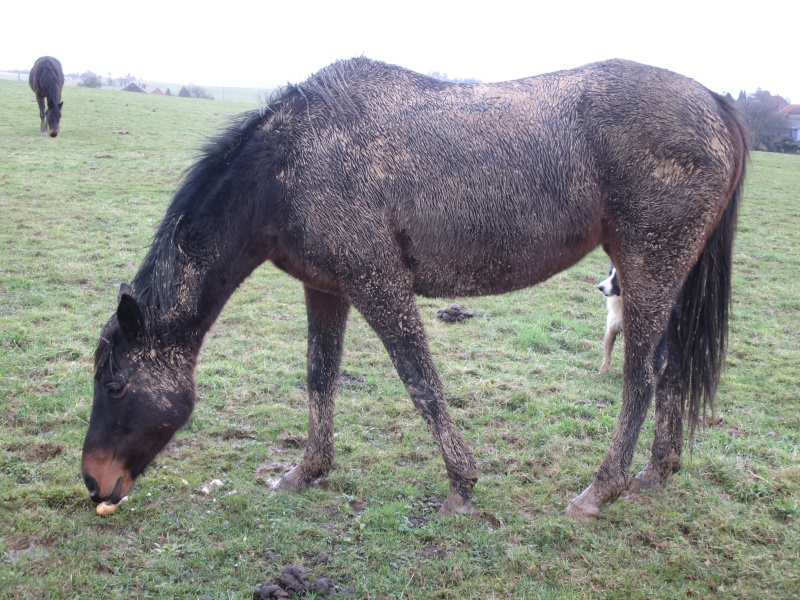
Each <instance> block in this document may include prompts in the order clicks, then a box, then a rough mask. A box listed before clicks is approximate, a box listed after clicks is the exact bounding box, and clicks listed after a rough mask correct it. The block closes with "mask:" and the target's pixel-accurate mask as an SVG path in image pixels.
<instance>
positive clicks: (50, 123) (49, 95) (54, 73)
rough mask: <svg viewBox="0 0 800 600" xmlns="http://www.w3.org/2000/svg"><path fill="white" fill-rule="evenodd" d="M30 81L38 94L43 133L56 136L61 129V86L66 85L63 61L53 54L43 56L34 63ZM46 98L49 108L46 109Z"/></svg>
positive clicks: (37, 100) (29, 76)
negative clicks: (62, 66)
mask: <svg viewBox="0 0 800 600" xmlns="http://www.w3.org/2000/svg"><path fill="white" fill-rule="evenodd" d="M28 83H29V84H30V86H31V89H32V90H33V93H34V94H36V102H38V103H39V118H40V119H41V120H42V123H41V131H42V135H47V133H48V132H49V133H50V137H56V136H57V135H58V132H59V131H61V127H60V124H59V123H60V121H61V107H62V106H64V103H63V102H62V101H61V88H63V87H64V71H63V70H62V69H61V63H60V62H59V61H58V59H56V58H53V57H52V56H42V57H41V58H37V59H36V62H35V63H33V68H32V69H31V72H30V75H28ZM45 99H46V100H47V109H46V110H45Z"/></svg>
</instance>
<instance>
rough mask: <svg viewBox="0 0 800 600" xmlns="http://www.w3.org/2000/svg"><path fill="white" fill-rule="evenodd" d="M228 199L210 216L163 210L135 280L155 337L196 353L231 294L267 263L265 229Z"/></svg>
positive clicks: (199, 212) (238, 203) (200, 213)
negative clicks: (147, 253)
mask: <svg viewBox="0 0 800 600" xmlns="http://www.w3.org/2000/svg"><path fill="white" fill-rule="evenodd" d="M231 200H232V199H231V196H227V202H226V206H225V207H223V208H221V209H220V208H219V207H218V208H216V209H215V210H214V212H213V215H206V216H204V215H203V214H202V210H199V211H195V212H191V213H188V212H184V213H181V214H180V215H178V216H174V215H173V216H170V213H169V212H168V214H167V216H166V217H165V219H164V222H163V223H162V225H161V227H160V230H159V233H157V234H156V241H155V242H154V245H153V247H152V248H151V250H150V253H149V255H148V257H147V258H146V259H145V261H144V263H143V264H142V267H141V269H140V271H139V274H138V275H137V276H136V279H135V280H134V290H135V293H136V295H137V296H139V297H140V300H143V304H144V305H145V306H146V309H145V310H146V313H148V314H149V320H151V322H153V323H154V325H155V329H156V332H157V335H158V337H161V338H167V339H177V340H178V341H180V342H181V343H183V344H185V345H187V346H188V347H189V348H190V349H191V351H192V352H194V353H195V355H196V354H197V353H199V350H200V346H201V345H202V342H203V338H204V336H205V334H206V333H207V332H208V330H209V329H210V328H211V326H212V325H213V324H214V321H215V320H216V319H217V317H218V316H219V314H220V312H221V311H222V309H223V307H224V306H225V304H226V303H227V301H228V299H229V298H230V297H231V295H232V294H233V292H234V291H235V290H236V288H237V287H238V286H239V285H240V284H241V283H242V282H243V281H244V280H245V279H246V278H247V277H248V276H249V275H250V273H252V271H253V270H254V269H255V268H256V267H257V266H258V265H260V264H261V263H263V262H264V260H266V252H265V243H264V240H263V239H261V236H260V235H259V232H260V231H263V230H264V228H263V227H261V226H260V225H259V223H258V222H257V220H256V219H254V218H247V217H252V215H242V214H240V212H241V206H242V205H243V203H242V202H235V201H231ZM236 206H238V207H239V210H236V209H234V208H233V207H236ZM140 292H141V293H140ZM142 297H143V298H142Z"/></svg>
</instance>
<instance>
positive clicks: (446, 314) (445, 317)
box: [436, 304, 492, 323]
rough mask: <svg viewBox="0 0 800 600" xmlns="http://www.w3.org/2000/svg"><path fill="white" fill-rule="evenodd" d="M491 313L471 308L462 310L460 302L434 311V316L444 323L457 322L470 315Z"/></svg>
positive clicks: (481, 315) (488, 315) (469, 317)
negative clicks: (475, 310)
mask: <svg viewBox="0 0 800 600" xmlns="http://www.w3.org/2000/svg"><path fill="white" fill-rule="evenodd" d="M491 316H492V315H491V313H479V312H474V311H471V310H464V309H463V308H462V307H461V305H460V304H451V305H450V306H448V307H447V308H442V309H439V310H437V311H436V318H437V319H439V320H440V321H444V322H445V323H458V322H459V321H463V320H464V319H471V318H472V317H491Z"/></svg>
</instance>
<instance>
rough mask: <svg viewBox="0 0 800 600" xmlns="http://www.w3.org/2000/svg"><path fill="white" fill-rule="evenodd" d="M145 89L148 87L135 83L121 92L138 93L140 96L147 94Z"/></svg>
mask: <svg viewBox="0 0 800 600" xmlns="http://www.w3.org/2000/svg"><path fill="white" fill-rule="evenodd" d="M145 87H147V86H145V85H144V84H142V85H139V84H138V83H136V82H133V83H129V84H128V85H126V86H125V87H124V88H122V90H120V91H122V92H136V93H138V94H146V93H147V90H146V89H145Z"/></svg>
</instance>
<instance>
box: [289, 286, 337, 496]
mask: <svg viewBox="0 0 800 600" xmlns="http://www.w3.org/2000/svg"><path fill="white" fill-rule="evenodd" d="M305 296H306V311H307V313H308V358H307V361H308V379H307V382H308V408H309V423H308V444H307V445H306V451H305V454H304V455H303V458H302V460H301V461H300V463H299V464H298V465H297V466H296V467H295V468H293V469H292V470H291V471H289V472H288V473H286V474H285V475H284V476H283V477H282V478H281V479H280V481H279V482H278V483H277V485H276V486H275V487H276V489H279V490H293V491H298V490H303V489H306V488H307V487H309V486H310V485H311V484H312V483H313V482H314V481H316V480H317V479H319V478H320V477H323V476H324V475H326V474H327V473H328V471H330V469H331V466H332V465H333V457H334V444H333V409H334V397H335V394H336V385H337V381H338V378H339V367H340V364H341V358H342V348H343V347H344V333H345V328H346V324H347V315H348V312H349V309H350V303H349V302H348V301H347V300H346V299H345V298H342V297H340V296H334V295H332V294H327V293H325V292H320V291H317V290H313V289H311V288H308V287H306V288H305Z"/></svg>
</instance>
